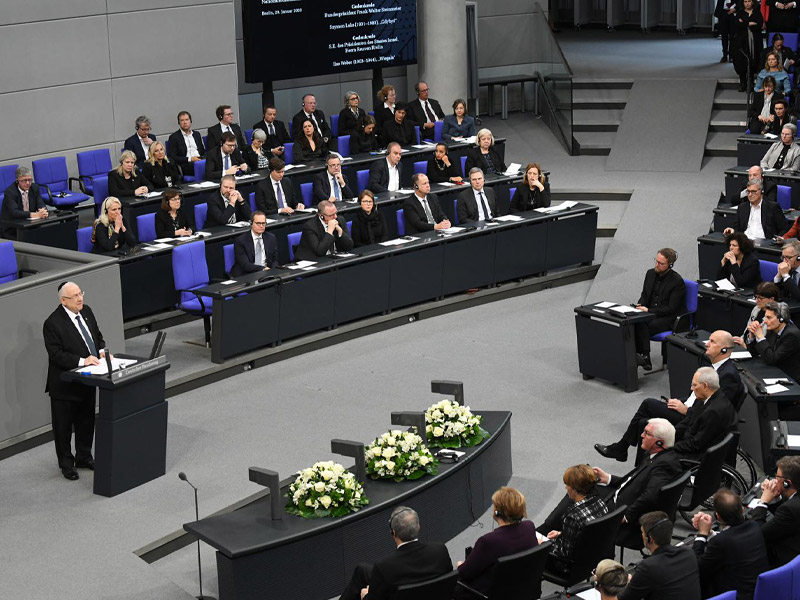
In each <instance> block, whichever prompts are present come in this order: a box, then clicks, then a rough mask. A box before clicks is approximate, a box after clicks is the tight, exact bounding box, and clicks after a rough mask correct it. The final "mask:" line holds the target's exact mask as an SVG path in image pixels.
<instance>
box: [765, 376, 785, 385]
mask: <svg viewBox="0 0 800 600" xmlns="http://www.w3.org/2000/svg"><path fill="white" fill-rule="evenodd" d="M779 381H783V377H765V378H764V383H766V384H767V385H775V384H776V383H778V382H779Z"/></svg>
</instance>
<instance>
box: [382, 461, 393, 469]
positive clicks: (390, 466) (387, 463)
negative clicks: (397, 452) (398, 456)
mask: <svg viewBox="0 0 800 600" xmlns="http://www.w3.org/2000/svg"><path fill="white" fill-rule="evenodd" d="M384 464H385V465H386V469H387V470H388V471H393V470H394V461H391V460H386V461H384Z"/></svg>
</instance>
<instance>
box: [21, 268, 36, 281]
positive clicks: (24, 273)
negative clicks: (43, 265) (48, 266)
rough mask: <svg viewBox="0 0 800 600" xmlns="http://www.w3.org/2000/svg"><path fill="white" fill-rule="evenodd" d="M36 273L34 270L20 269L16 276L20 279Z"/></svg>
mask: <svg viewBox="0 0 800 600" xmlns="http://www.w3.org/2000/svg"><path fill="white" fill-rule="evenodd" d="M38 272H39V271H37V270H36V269H20V270H19V273H18V276H19V278H20V279H22V278H23V277H24V276H25V275H36V274H37V273H38Z"/></svg>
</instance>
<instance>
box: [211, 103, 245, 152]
mask: <svg viewBox="0 0 800 600" xmlns="http://www.w3.org/2000/svg"><path fill="white" fill-rule="evenodd" d="M216 115H217V120H218V121H219V123H217V124H216V125H212V126H211V127H209V128H208V137H207V140H208V144H207V148H208V151H209V152H211V150H213V149H214V148H216V147H217V146H219V145H220V144H221V143H222V134H223V133H232V134H233V135H234V136H235V137H236V147H237V148H238V149H239V151H241V149H242V148H244V147H245V146H246V145H247V142H246V141H245V139H244V135H243V134H242V128H241V127H239V124H238V123H234V122H233V109H232V108H231V107H230V106H229V105H227V104H222V105H221V106H218V107H217V110H216Z"/></svg>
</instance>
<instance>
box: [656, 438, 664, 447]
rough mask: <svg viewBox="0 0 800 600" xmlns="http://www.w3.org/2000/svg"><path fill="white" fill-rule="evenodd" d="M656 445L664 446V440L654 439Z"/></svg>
mask: <svg viewBox="0 0 800 600" xmlns="http://www.w3.org/2000/svg"><path fill="white" fill-rule="evenodd" d="M656 446H658V447H659V448H663V447H664V441H663V440H656Z"/></svg>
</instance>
